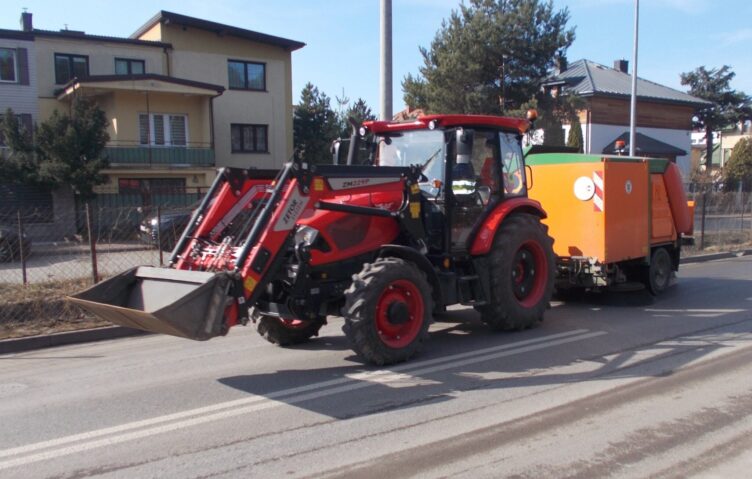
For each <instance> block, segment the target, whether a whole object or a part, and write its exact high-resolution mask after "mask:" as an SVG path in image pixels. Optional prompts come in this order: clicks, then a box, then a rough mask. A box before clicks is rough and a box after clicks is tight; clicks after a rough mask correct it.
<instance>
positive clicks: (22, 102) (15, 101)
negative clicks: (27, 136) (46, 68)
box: [0, 38, 39, 121]
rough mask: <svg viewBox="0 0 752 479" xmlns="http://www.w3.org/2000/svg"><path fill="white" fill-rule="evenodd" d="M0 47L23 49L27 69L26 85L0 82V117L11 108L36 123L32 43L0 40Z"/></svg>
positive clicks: (36, 109) (35, 73)
mask: <svg viewBox="0 0 752 479" xmlns="http://www.w3.org/2000/svg"><path fill="white" fill-rule="evenodd" d="M0 47H2V48H14V49H15V48H25V49H26V56H27V58H28V67H29V84H28V85H21V84H19V83H18V82H16V83H6V82H0V115H2V114H5V110H7V109H8V108H12V109H13V111H14V112H15V113H19V114H20V113H28V114H30V115H31V118H32V119H33V120H34V121H37V119H38V117H39V109H38V108H37V64H36V60H35V58H36V48H35V45H34V42H32V41H26V40H15V39H10V38H0ZM17 69H18V67H17ZM18 76H19V72H18V71H16V78H18Z"/></svg>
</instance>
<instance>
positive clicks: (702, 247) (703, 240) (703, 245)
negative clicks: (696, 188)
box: [700, 188, 708, 251]
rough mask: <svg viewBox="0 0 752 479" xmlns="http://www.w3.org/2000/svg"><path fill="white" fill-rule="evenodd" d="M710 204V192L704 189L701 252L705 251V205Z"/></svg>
mask: <svg viewBox="0 0 752 479" xmlns="http://www.w3.org/2000/svg"><path fill="white" fill-rule="evenodd" d="M707 202H708V191H707V189H705V188H703V190H702V213H701V219H700V250H701V251H702V250H704V249H705V205H706V204H707Z"/></svg>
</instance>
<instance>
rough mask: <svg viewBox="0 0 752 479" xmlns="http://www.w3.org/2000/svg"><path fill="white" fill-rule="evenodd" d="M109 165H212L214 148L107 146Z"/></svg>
mask: <svg viewBox="0 0 752 479" xmlns="http://www.w3.org/2000/svg"><path fill="white" fill-rule="evenodd" d="M105 151H106V152H107V155H108V157H109V160H110V166H143V167H150V166H184V167H191V166H193V167H196V166H198V167H201V166H203V167H211V166H214V149H213V148H206V147H191V146H188V147H177V146H152V147H148V146H136V147H133V146H108V147H107V148H105Z"/></svg>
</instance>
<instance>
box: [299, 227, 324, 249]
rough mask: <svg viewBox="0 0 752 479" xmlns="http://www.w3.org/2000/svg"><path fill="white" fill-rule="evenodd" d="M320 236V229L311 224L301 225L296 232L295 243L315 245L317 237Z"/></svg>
mask: <svg viewBox="0 0 752 479" xmlns="http://www.w3.org/2000/svg"><path fill="white" fill-rule="evenodd" d="M318 237H319V230H317V229H316V228H311V227H310V226H301V227H300V228H298V231H296V232H295V244H296V245H298V244H300V243H303V244H304V245H306V246H313V243H315V242H316V239H317V238H318Z"/></svg>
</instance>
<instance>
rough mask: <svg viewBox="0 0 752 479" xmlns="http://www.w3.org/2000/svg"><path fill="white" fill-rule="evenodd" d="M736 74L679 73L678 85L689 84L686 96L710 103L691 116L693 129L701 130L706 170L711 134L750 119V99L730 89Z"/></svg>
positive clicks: (728, 71) (714, 71)
mask: <svg viewBox="0 0 752 479" xmlns="http://www.w3.org/2000/svg"><path fill="white" fill-rule="evenodd" d="M735 75H736V74H735V73H734V72H732V71H731V67H729V66H728V65H724V66H723V67H722V68H720V69H715V68H711V69H710V70H707V69H705V67H704V66H702V67H699V68H697V69H695V70H694V71H691V72H688V73H682V74H681V83H682V85H689V87H690V88H689V93H690V94H691V95H693V96H696V97H698V98H702V99H703V100H708V101H709V102H711V103H710V104H709V105H707V106H706V107H704V108H701V109H700V110H698V111H697V112H696V114H695V117H696V118H697V121H696V122H695V126H696V127H699V128H702V129H704V130H705V155H706V156H705V158H706V160H705V161H706V165H705V166H707V167H711V166H712V164H711V163H712V158H713V132H714V131H716V130H719V129H721V128H723V127H725V126H728V125H730V124H733V123H736V122H737V121H738V120H740V119H743V118H749V117H750V116H752V106H750V101H751V100H750V97H748V96H747V95H746V94H744V92H741V91H736V90H732V89H731V80H732V79H733V78H734V76H735Z"/></svg>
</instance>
